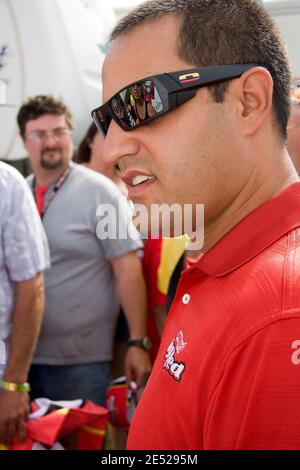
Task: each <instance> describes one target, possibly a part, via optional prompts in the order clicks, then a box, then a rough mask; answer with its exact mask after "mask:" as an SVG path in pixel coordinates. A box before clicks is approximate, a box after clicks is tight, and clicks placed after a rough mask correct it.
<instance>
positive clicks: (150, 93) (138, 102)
mask: <svg viewBox="0 0 300 470" xmlns="http://www.w3.org/2000/svg"><path fill="white" fill-rule="evenodd" d="M110 104H111V109H112V112H113V114H114V117H115V118H116V119H117V121H118V122H119V123H120V125H121V127H122V128H123V129H125V130H128V129H133V128H134V127H137V126H140V125H142V124H143V123H144V122H146V121H148V120H149V118H153V117H155V116H156V115H158V114H161V113H162V112H163V103H162V100H161V97H160V94H159V92H158V90H157V88H156V86H155V84H154V82H153V81H152V80H146V81H144V82H141V83H136V84H134V85H131V86H130V87H128V88H126V89H125V90H123V91H121V92H120V93H118V94H117V95H115V96H114V97H113V98H112V99H111V102H110Z"/></svg>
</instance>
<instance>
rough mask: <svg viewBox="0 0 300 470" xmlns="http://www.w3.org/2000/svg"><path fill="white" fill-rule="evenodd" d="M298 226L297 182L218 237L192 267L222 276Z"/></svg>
mask: <svg viewBox="0 0 300 470" xmlns="http://www.w3.org/2000/svg"><path fill="white" fill-rule="evenodd" d="M296 227H300V182H299V183H294V184H292V185H291V186H289V187H288V188H286V189H284V190H283V191H281V192H280V193H279V194H277V195H276V196H274V197H272V198H271V199H269V200H268V201H266V202H264V203H263V204H262V205H261V206H259V207H257V208H256V209H255V210H254V211H253V212H251V213H250V214H248V215H247V216H246V217H245V218H244V219H242V220H241V221H240V222H239V223H238V224H237V225H236V226H235V227H233V228H232V229H231V230H230V231H229V232H228V233H227V234H226V235H225V236H224V237H223V238H221V239H220V240H219V241H218V242H217V243H216V244H215V245H214V246H213V247H212V248H211V249H210V250H209V251H208V252H207V253H205V254H204V255H203V256H202V257H201V258H200V259H199V261H198V262H197V263H195V264H194V267H196V266H197V269H199V270H200V271H202V272H204V273H205V274H208V275H210V276H217V277H218V276H224V275H225V274H228V273H230V272H231V271H234V270H235V269H237V268H239V267H241V266H242V265H243V264H245V263H247V262H248V261H250V260H251V259H252V258H254V257H255V256H257V255H258V254H259V253H261V252H262V251H264V250H265V249H266V248H268V247H269V246H271V245H272V244H273V243H275V242H276V241H277V240H279V239H280V238H281V237H283V236H284V235H285V234H286V233H288V232H289V231H291V230H293V229H294V228H296Z"/></svg>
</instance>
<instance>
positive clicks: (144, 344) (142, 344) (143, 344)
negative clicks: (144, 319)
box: [127, 336, 152, 351]
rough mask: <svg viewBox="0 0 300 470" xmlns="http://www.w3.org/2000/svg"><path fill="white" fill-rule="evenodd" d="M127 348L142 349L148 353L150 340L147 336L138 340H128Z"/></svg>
mask: <svg viewBox="0 0 300 470" xmlns="http://www.w3.org/2000/svg"><path fill="white" fill-rule="evenodd" d="M127 346H137V347H138V348H142V349H144V351H150V349H151V346H152V345H151V341H150V338H149V337H148V336H144V337H143V338H139V339H130V340H129V341H128V343H127Z"/></svg>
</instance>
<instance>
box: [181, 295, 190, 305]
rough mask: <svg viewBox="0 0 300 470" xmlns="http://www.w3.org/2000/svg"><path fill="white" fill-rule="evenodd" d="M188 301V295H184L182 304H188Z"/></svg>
mask: <svg viewBox="0 0 300 470" xmlns="http://www.w3.org/2000/svg"><path fill="white" fill-rule="evenodd" d="M190 300H191V296H190V294H184V295H183V296H182V303H183V304H185V305H186V304H188V303H189V301H190Z"/></svg>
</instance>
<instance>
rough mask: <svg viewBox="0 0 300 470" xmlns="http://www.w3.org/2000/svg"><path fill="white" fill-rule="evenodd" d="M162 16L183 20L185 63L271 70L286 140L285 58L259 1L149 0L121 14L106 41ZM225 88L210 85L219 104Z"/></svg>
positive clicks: (181, 50)
mask: <svg viewBox="0 0 300 470" xmlns="http://www.w3.org/2000/svg"><path fill="white" fill-rule="evenodd" d="M165 15H175V16H177V17H179V18H180V19H181V26H180V30H179V34H178V42H177V52H178V56H179V57H180V58H181V59H182V60H184V61H185V62H187V63H188V64H195V65H196V66H201V65H204V66H205V65H217V64H243V63H256V64H259V65H261V66H264V67H265V68H266V69H267V70H268V71H269V72H270V74H271V76H272V78H273V82H274V90H273V110H274V116H275V120H276V123H277V127H278V129H279V131H280V135H281V136H282V138H283V139H284V140H286V137H287V132H286V126H287V122H288V119H289V114H290V97H289V95H290V86H291V71H290V66H289V59H288V55H287V51H286V48H285V45H284V43H283V40H282V37H281V34H280V32H279V30H278V28H277V26H276V25H275V23H274V22H273V20H272V18H271V17H270V16H269V14H268V13H267V11H266V10H265V9H264V8H263V7H262V6H261V5H260V4H259V3H258V1H256V0H150V1H148V2H145V3H143V4H142V5H140V6H138V7H137V8H135V9H134V10H132V11H131V12H130V13H129V14H128V15H127V16H125V17H124V18H122V19H121V20H120V21H119V23H118V24H117V26H116V27H115V28H114V30H113V31H112V33H111V37H110V40H111V41H114V40H115V39H116V38H118V37H119V36H120V35H123V34H127V33H128V32H129V31H130V30H132V29H133V28H134V27H136V26H139V25H141V24H144V23H147V22H151V21H154V20H156V19H159V18H161V17H163V16H165ZM153 54H155V51H153ZM150 60H151V59H150ZM141 78H142V77H141ZM227 89H228V82H224V83H221V84H218V85H213V86H210V87H209V90H210V93H211V96H212V98H213V100H214V101H216V102H217V103H221V102H223V100H224V97H225V93H226V91H227Z"/></svg>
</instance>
